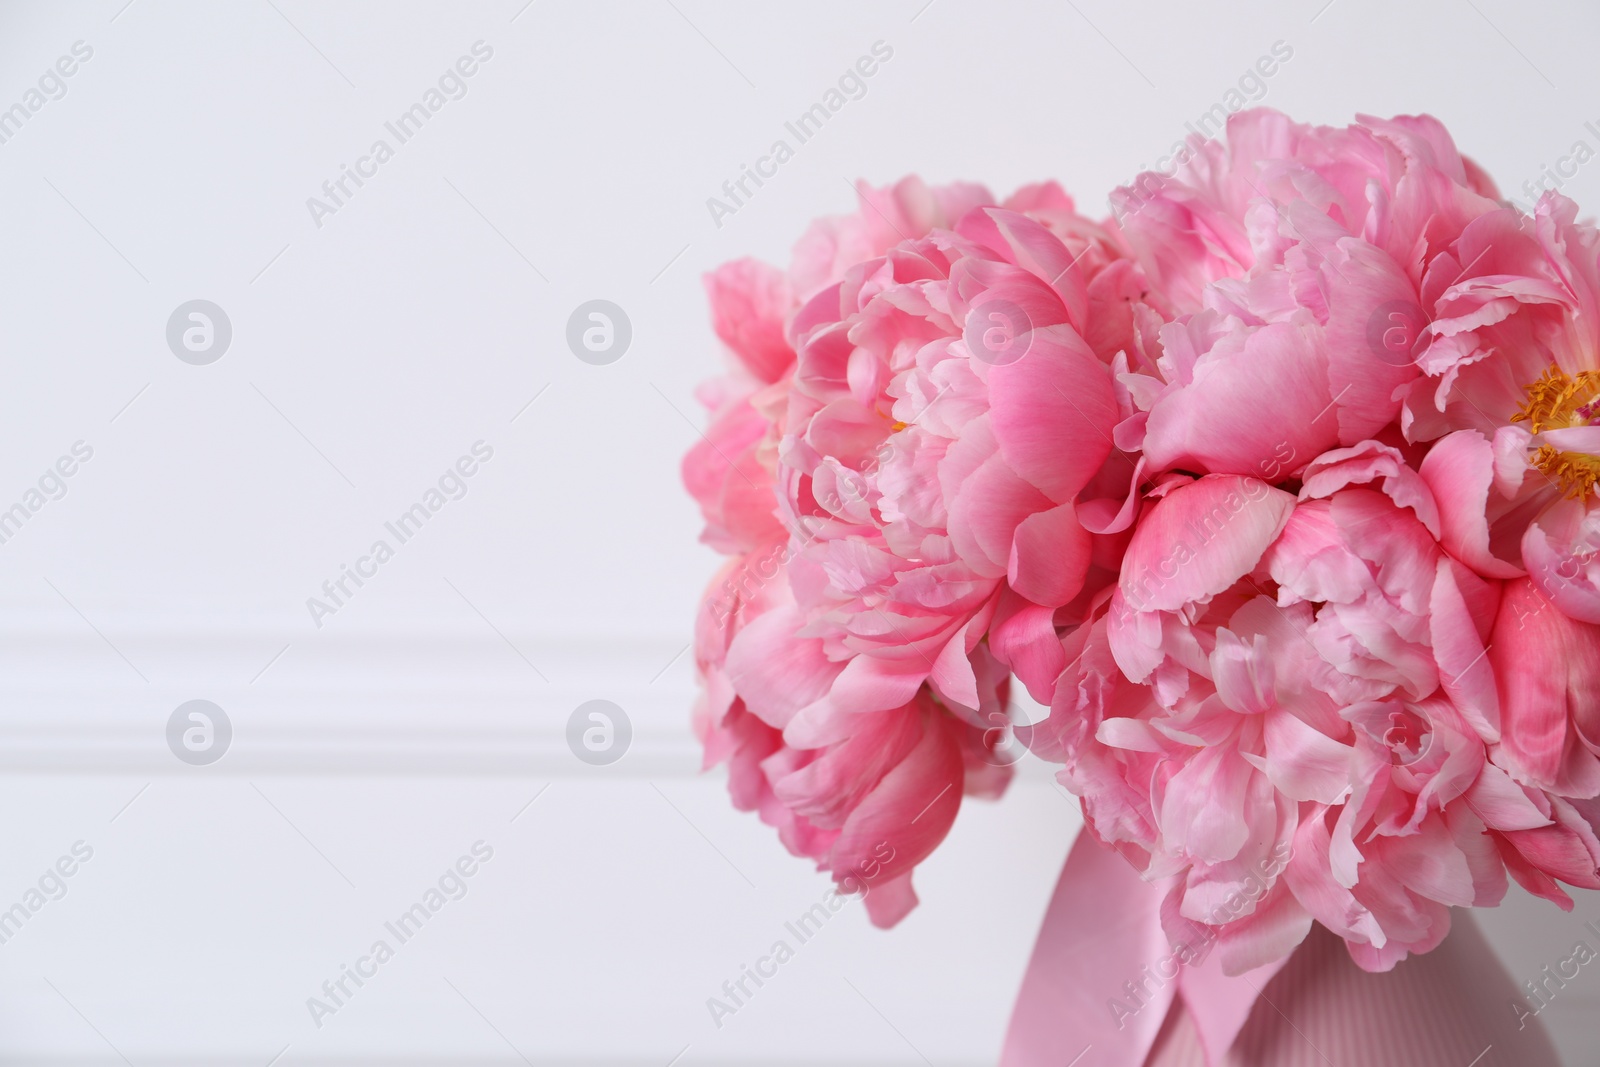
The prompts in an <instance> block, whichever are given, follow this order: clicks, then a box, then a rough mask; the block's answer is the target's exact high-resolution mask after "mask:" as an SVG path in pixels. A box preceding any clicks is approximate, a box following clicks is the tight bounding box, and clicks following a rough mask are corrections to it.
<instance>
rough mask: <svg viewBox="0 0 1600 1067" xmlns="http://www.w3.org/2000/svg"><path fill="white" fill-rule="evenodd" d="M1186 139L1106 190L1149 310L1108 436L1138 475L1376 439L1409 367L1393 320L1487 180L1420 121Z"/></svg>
mask: <svg viewBox="0 0 1600 1067" xmlns="http://www.w3.org/2000/svg"><path fill="white" fill-rule="evenodd" d="M1191 148H1192V151H1193V155H1192V156H1191V158H1190V160H1189V162H1188V163H1187V164H1186V165H1185V166H1184V167H1183V168H1181V169H1180V170H1179V171H1178V173H1177V174H1176V175H1175V176H1174V177H1173V178H1170V179H1168V178H1162V177H1161V176H1160V175H1145V176H1141V177H1140V178H1139V179H1136V180H1135V181H1134V182H1133V184H1132V185H1131V186H1129V187H1126V188H1123V189H1119V190H1118V191H1117V192H1116V193H1115V194H1113V197H1112V200H1113V204H1114V205H1115V206H1116V207H1117V208H1118V212H1119V216H1120V217H1121V219H1122V226H1123V232H1124V234H1125V236H1126V238H1127V241H1128V243H1129V245H1130V246H1131V247H1132V249H1133V250H1134V252H1135V253H1136V255H1137V258H1138V259H1139V261H1140V263H1141V264H1142V265H1143V267H1144V270H1145V272H1146V274H1147V275H1148V276H1149V277H1150V278H1151V279H1152V281H1153V283H1154V286H1153V288H1154V290H1155V292H1154V294H1153V295H1152V297H1151V298H1150V301H1149V303H1150V305H1151V307H1152V308H1153V309H1154V311H1155V312H1159V313H1160V317H1161V321H1159V322H1158V321H1156V319H1155V316H1154V315H1152V316H1149V317H1148V319H1149V321H1147V322H1146V324H1145V325H1144V328H1143V330H1142V336H1143V337H1144V338H1145V339H1146V340H1147V344H1146V345H1145V346H1144V347H1143V354H1144V360H1143V362H1142V363H1141V364H1139V365H1136V366H1135V367H1134V371H1135V372H1136V373H1135V374H1134V375H1133V376H1131V377H1130V383H1129V387H1130V389H1131V390H1132V392H1133V394H1134V396H1136V397H1137V398H1138V399H1139V401H1140V407H1141V412H1140V414H1139V416H1138V417H1137V418H1136V419H1134V420H1133V421H1132V423H1131V424H1130V426H1129V427H1126V428H1124V429H1123V430H1122V431H1121V432H1120V433H1121V435H1122V436H1121V437H1119V440H1121V439H1124V438H1125V439H1126V440H1127V441H1128V442H1129V443H1130V445H1131V444H1138V445H1140V446H1142V448H1143V450H1144V455H1145V459H1146V462H1147V463H1148V464H1149V467H1150V468H1151V469H1152V470H1162V469H1182V470H1187V471H1192V472H1195V473H1212V474H1249V475H1252V476H1254V477H1265V478H1266V479H1267V480H1269V481H1271V480H1276V478H1277V473H1276V472H1278V471H1292V470H1295V469H1297V468H1299V467H1303V466H1304V465H1305V464H1306V463H1309V462H1310V461H1311V460H1312V459H1313V458H1315V457H1316V456H1318V455H1320V454H1321V453H1322V452H1324V451H1326V450H1328V449H1330V448H1335V447H1339V446H1349V445H1353V444H1355V443H1357V442H1359V441H1362V440H1365V439H1367V438H1369V437H1376V436H1380V434H1381V433H1382V432H1383V431H1384V430H1385V428H1386V427H1388V426H1389V425H1390V424H1391V423H1392V422H1394V421H1395V418H1396V416H1397V415H1398V414H1399V410H1400V400H1399V397H1398V391H1399V390H1400V389H1402V388H1403V387H1404V386H1405V385H1406V384H1407V383H1409V382H1411V381H1412V380H1413V379H1415V378H1416V377H1417V375H1418V368H1417V367H1416V366H1415V365H1414V364H1413V363H1412V362H1411V361H1410V360H1409V359H1408V358H1407V356H1406V354H1405V352H1404V351H1403V345H1401V346H1399V348H1400V350H1397V347H1396V345H1395V343H1394V336H1393V327H1394V325H1395V323H1394V322H1392V321H1391V317H1392V316H1393V315H1395V314H1396V313H1397V309H1398V311H1399V312H1402V313H1404V314H1402V317H1401V319H1400V323H1401V325H1402V326H1403V327H1404V328H1408V329H1410V330H1412V331H1413V334H1412V335H1413V336H1414V331H1415V330H1416V329H1417V328H1418V327H1419V326H1420V323H1416V322H1415V321H1414V320H1413V319H1412V318H1408V317H1406V315H1409V314H1412V311H1411V309H1414V308H1415V307H1416V304H1417V301H1418V299H1419V292H1420V290H1421V287H1422V285H1423V274H1422V270H1423V266H1424V264H1425V263H1426V262H1427V260H1428V259H1429V257H1431V256H1433V255H1436V254H1437V253H1438V252H1439V250H1441V249H1442V248H1443V247H1445V246H1446V245H1448V244H1449V243H1450V242H1452V241H1454V240H1455V239H1456V238H1457V237H1458V236H1459V235H1460V234H1461V232H1462V230H1463V228H1464V227H1466V226H1467V225H1468V223H1469V222H1470V221H1471V220H1472V219H1474V218H1476V217H1478V216H1481V215H1483V214H1485V213H1487V212H1491V211H1494V210H1495V209H1497V208H1498V206H1499V205H1498V204H1497V203H1496V202H1495V201H1494V200H1493V199H1490V198H1491V197H1492V196H1493V195H1494V191H1493V186H1492V185H1490V184H1489V183H1488V181H1487V179H1486V178H1484V177H1482V175H1481V173H1480V172H1479V171H1477V169H1476V168H1474V167H1473V166H1471V165H1470V164H1469V163H1468V162H1467V161H1466V160H1464V159H1463V158H1462V157H1461V156H1460V154H1459V153H1458V152H1457V151H1456V149H1455V146H1454V145H1453V144H1452V142H1451V140H1450V137H1449V135H1448V134H1447V133H1446V132H1445V131H1444V128H1443V127H1442V126H1440V125H1439V123H1438V122H1437V121H1435V120H1433V119H1431V118H1427V117H1402V118H1397V119H1391V120H1381V119H1374V118H1363V119H1362V120H1361V121H1360V122H1359V123H1358V124H1357V125H1355V126H1351V127H1348V128H1344V129H1337V128H1330V127H1314V126H1303V125H1300V124H1297V123H1293V122H1291V121H1289V119H1288V118H1286V117H1285V116H1283V115H1281V114H1279V113H1278V112H1275V111H1269V110H1258V111H1247V112H1241V113H1239V114H1237V115H1234V116H1233V117H1232V118H1231V119H1230V120H1229V122H1228V140H1227V142H1226V144H1224V143H1222V142H1206V141H1201V140H1200V139H1198V138H1195V139H1193V141H1192V144H1191ZM1262 398H1270V403H1269V404H1262V403H1261V402H1260V401H1261V399H1262ZM1245 410H1249V411H1250V413H1251V414H1250V417H1249V418H1241V417H1240V414H1241V412H1242V411H1245Z"/></svg>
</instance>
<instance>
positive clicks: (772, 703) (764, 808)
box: [683, 178, 1009, 925]
mask: <svg viewBox="0 0 1600 1067" xmlns="http://www.w3.org/2000/svg"><path fill="white" fill-rule="evenodd" d="M860 196H861V200H862V206H861V210H860V212H859V213H858V214H856V215H854V216H846V217H843V218H840V219H827V220H822V221H820V222H818V223H817V224H816V225H814V226H813V228H812V230H811V232H810V233H808V235H807V236H806V237H805V238H804V239H802V241H801V242H800V244H799V245H798V246H797V248H796V252H795V261H794V265H793V267H792V268H791V270H790V271H789V273H788V274H784V273H783V272H780V271H778V270H776V269H774V268H771V267H767V266H765V265H763V264H760V263H757V262H756V261H753V260H741V261H737V262H734V263H730V264H727V265H725V266H723V267H722V268H720V269H718V270H717V271H716V272H714V273H713V274H711V275H709V276H708V277H707V279H706V288H707V292H708V294H709V296H710V298H711V303H712V309H713V324H714V327H715V329H716V332H717V335H718V337H719V338H720V339H721V340H722V341H723V343H724V344H725V345H726V346H727V348H728V350H729V352H730V353H731V354H732V356H733V357H734V366H733V370H732V372H731V373H730V374H729V375H728V376H727V377H725V378H722V379H718V380H715V381H713V382H710V383H708V384H707V385H706V386H705V387H703V388H702V389H701V392H700V398H701V400H702V401H703V402H704V403H705V404H706V406H707V407H708V408H710V409H711V410H712V412H713V416H712V421H711V425H710V427H709V428H708V430H707V431H706V433H705V436H704V439H703V440H702V441H701V442H700V443H699V444H698V445H696V446H695V447H694V448H693V449H691V451H690V453H689V455H688V456H687V457H685V460H684V466H683V473H684V482H685V484H686V486H687V487H688V488H689V491H690V493H691V495H693V496H694V497H695V499H696V501H697V502H698V503H699V504H700V507H701V511H702V514H703V516H704V518H705V522H706V527H705V533H704V535H703V537H704V540H705V541H706V542H707V543H708V544H710V545H711V546H712V547H714V548H716V549H718V550H719V551H722V552H725V553H728V554H730V555H733V556H735V558H734V559H733V560H731V561H730V562H729V563H728V564H727V565H726V566H725V567H724V568H723V569H722V571H721V572H720V573H719V575H718V576H717V577H716V578H715V579H714V580H713V582H712V584H711V587H710V589H708V591H707V595H706V598H705V601H704V604H703V607H702V611H701V615H700V619H699V623H698V624H697V627H696V642H695V644H696V662H697V667H698V670H699V674H700V677H701V682H702V686H703V695H702V698H701V701H700V703H699V705H698V707H697V709H696V714H695V724H696V730H697V733H698V734H699V736H700V738H701V740H702V743H703V744H704V746H705V755H706V764H707V766H711V765H714V764H717V763H721V762H726V763H727V764H728V766H729V789H730V792H731V793H732V795H733V799H734V803H735V805H736V806H737V807H739V808H741V809H744V810H755V811H757V812H759V813H760V816H761V818H762V819H763V821H765V822H767V823H769V824H770V825H772V826H774V827H776V828H777V829H778V831H779V835H780V838H781V839H782V840H783V842H784V844H785V846H786V847H788V848H789V850H790V851H792V852H794V853H795V854H797V855H802V856H807V857H809V858H812V859H815V860H817V861H818V863H819V865H820V866H822V867H824V868H825V869H828V870H829V871H830V872H831V873H832V875H833V877H834V878H835V879H836V880H837V881H839V882H840V883H841V884H844V885H855V886H864V887H866V888H868V889H870V890H874V892H870V893H869V894H868V896H867V898H866V899H867V908H868V912H869V915H870V916H871V918H872V920H873V921H874V922H876V923H878V924H879V925H891V924H893V923H895V922H897V921H899V919H900V918H902V917H903V916H904V915H905V914H906V912H907V911H909V910H910V908H911V907H912V906H913V905H914V904H915V902H916V897H915V894H914V893H913V892H912V889H911V881H910V872H911V869H912V868H913V867H914V866H915V865H916V864H917V863H918V862H920V861H921V860H922V859H923V858H925V857H926V856H927V855H928V853H929V852H931V851H932V849H933V848H934V846H936V845H937V844H938V842H939V841H940V840H942V838H943V837H944V835H945V834H946V833H947V832H948V830H949V827H950V825H951V823H952V821H953V820H954V818H955V814H956V810H957V808H958V807H959V804H960V798H961V796H962V795H963V793H965V794H969V795H980V796H995V795H998V794H999V792H1000V791H1001V790H1003V789H1004V787H1005V784H1006V782H1007V780H1008V777H1009V775H1008V770H1007V768H1006V767H1005V766H1004V765H1003V764H1002V762H1001V761H1000V760H998V759H997V758H996V757H995V756H994V754H993V752H992V749H993V746H994V744H995V742H996V741H997V739H998V737H997V732H996V731H994V730H992V729H984V728H983V726H980V725H975V724H972V723H970V722H963V721H960V720H958V719H956V718H954V717H952V716H951V715H950V714H949V712H948V710H946V709H945V708H944V707H942V706H941V705H940V704H939V703H938V702H936V701H935V700H934V698H933V697H932V695H931V693H930V692H929V691H928V690H927V688H926V687H925V686H923V685H922V684H921V682H920V681H919V682H916V683H914V684H912V685H911V686H910V687H909V688H908V689H906V690H905V691H903V692H901V693H900V694H899V696H898V698H897V699H894V700H892V701H888V702H877V703H874V704H873V706H872V711H873V712H874V714H872V715H863V716H856V717H841V718H838V719H836V720H835V721H833V722H832V723H830V724H829V725H828V727H827V729H826V730H823V731H817V730H809V731H808V730H806V729H804V728H803V727H796V728H790V727H791V724H792V720H793V719H794V718H795V715H796V712H797V711H798V710H799V708H800V706H801V704H805V703H814V702H816V701H819V700H822V699H824V698H825V697H826V696H827V694H828V693H829V692H830V691H831V690H832V689H834V688H835V686H836V683H837V687H838V688H839V689H840V690H844V689H846V688H847V687H848V685H849V680H848V679H846V680H845V681H843V682H840V681H839V677H840V675H842V674H843V673H844V672H845V670H846V669H847V667H848V666H849V664H848V663H847V662H845V661H839V662H834V661H830V660H828V659H827V657H826V656H822V655H819V651H818V649H819V644H820V643H819V642H817V641H815V640H813V639H811V638H808V637H805V636H803V635H802V633H801V631H802V630H803V628H804V625H805V620H804V618H803V613H802V612H801V611H800V610H799V608H798V607H797V606H796V604H795V602H794V595H793V592H792V589H791V574H790V561H791V556H792V554H793V549H792V546H791V544H790V542H789V539H788V528H787V527H786V526H785V525H784V524H783V522H782V521H781V519H782V515H781V513H780V506H779V493H778V491H777V489H778V487H777V482H776V478H777V473H778V471H777V468H778V441H779V437H780V433H781V430H780V428H781V426H782V425H783V423H784V420H785V418H786V409H787V406H788V396H789V394H790V392H791V390H792V388H793V376H794V369H795V362H796V361H795V354H794V350H793V348H791V347H790V344H789V341H788V322H789V320H790V319H791V318H792V317H793V316H794V315H795V313H796V312H797V310H798V305H797V303H796V300H795V297H794V294H795V293H796V292H806V291H808V290H811V289H815V288H816V287H817V286H818V285H820V284H823V283H834V284H836V283H837V282H838V280H839V279H838V277H837V275H838V274H839V273H840V272H842V271H844V270H845V268H846V267H847V266H848V265H849V264H850V263H851V262H853V260H852V259H851V257H856V256H866V257H870V256H874V255H881V254H882V253H883V252H884V251H885V250H886V249H887V248H888V247H889V246H890V245H891V244H894V243H896V242H898V241H900V240H902V239H903V235H904V233H905V232H906V231H907V230H909V231H911V232H913V233H916V234H918V235H921V234H922V233H924V232H925V231H926V230H927V229H928V228H929V227H932V226H935V225H949V224H951V223H953V222H954V221H955V218H956V217H957V215H958V214H959V213H961V212H964V211H966V210H967V209H968V208H970V207H972V206H975V205H978V204H983V203H989V202H991V200H990V198H989V196H988V194H987V193H986V192H984V191H983V190H981V189H980V188H978V187H976V186H955V187H951V188H948V189H929V188H928V187H927V186H924V185H923V184H922V183H921V182H920V181H918V180H916V179H914V178H913V179H906V180H904V181H902V182H900V183H898V184H897V185H895V186H893V187H891V188H889V189H886V190H874V189H872V188H871V187H869V186H866V185H862V186H861V188H860ZM736 646H737V648H736ZM974 654H975V655H976V656H980V657H981V656H982V653H981V652H975V653H974ZM847 658H848V657H847ZM978 670H979V671H980V672H981V674H982V677H983V681H982V685H983V688H984V691H985V693H986V694H987V696H986V698H985V700H984V701H983V703H984V704H985V706H986V707H987V708H988V709H989V710H990V711H991V712H994V711H996V709H998V708H999V707H1000V706H1002V705H1003V704H1004V701H1005V671H1004V670H1003V669H1002V668H1000V667H999V666H998V664H996V663H994V661H993V660H992V659H987V660H983V662H982V663H981V664H980V667H979V668H978ZM973 677H974V685H976V684H978V683H977V681H976V679H977V675H976V674H974V675H973ZM802 695H804V697H805V699H804V700H801V699H800V698H801V697H802ZM796 701H799V703H796ZM974 703H975V704H976V703H978V701H976V700H975V701H974Z"/></svg>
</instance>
